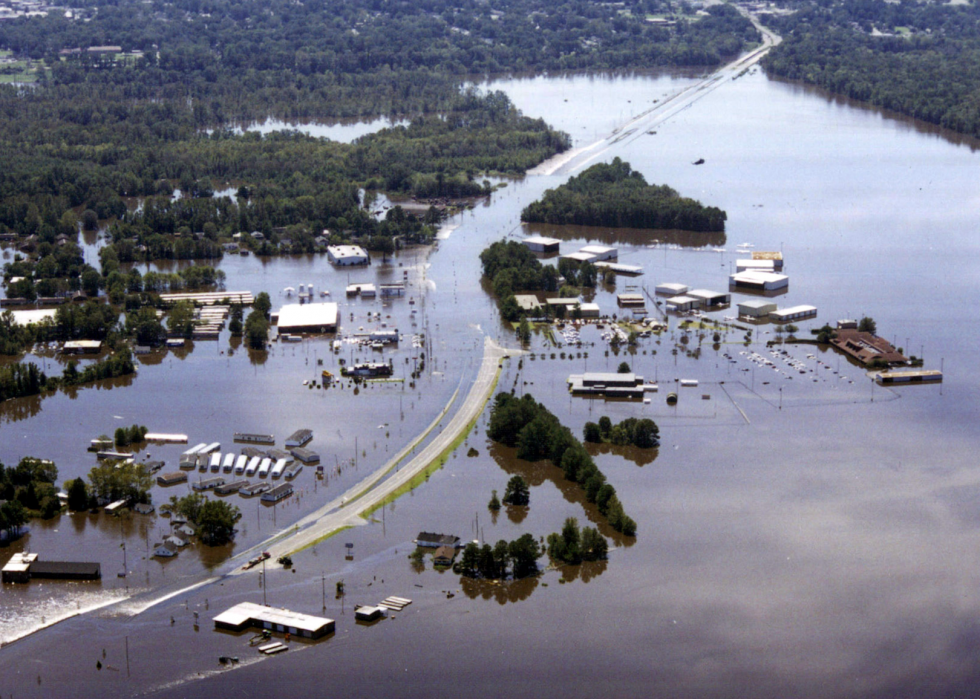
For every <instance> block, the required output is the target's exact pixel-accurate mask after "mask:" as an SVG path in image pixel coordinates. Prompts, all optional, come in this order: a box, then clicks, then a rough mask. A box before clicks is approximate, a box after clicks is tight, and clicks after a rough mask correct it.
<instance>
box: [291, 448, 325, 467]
mask: <svg viewBox="0 0 980 699" xmlns="http://www.w3.org/2000/svg"><path fill="white" fill-rule="evenodd" d="M290 453H291V454H292V455H293V458H295V459H298V460H300V461H302V462H303V463H304V464H318V463H320V455H319V454H317V453H316V452H315V451H313V450H311V449H299V448H297V449H292V450H290Z"/></svg>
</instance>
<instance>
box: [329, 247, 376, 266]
mask: <svg viewBox="0 0 980 699" xmlns="http://www.w3.org/2000/svg"><path fill="white" fill-rule="evenodd" d="M327 259H328V260H330V262H332V263H333V264H335V265H339V266H341V267H347V266H349V265H366V264H368V263H369V262H370V261H371V258H370V257H369V256H368V254H367V250H365V249H364V248H362V247H361V246H360V245H330V246H328V247H327Z"/></svg>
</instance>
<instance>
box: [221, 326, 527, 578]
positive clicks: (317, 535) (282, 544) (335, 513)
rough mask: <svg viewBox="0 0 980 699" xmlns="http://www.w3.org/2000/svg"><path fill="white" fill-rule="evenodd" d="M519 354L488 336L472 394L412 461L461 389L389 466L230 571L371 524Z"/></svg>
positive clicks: (475, 412) (459, 430)
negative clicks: (255, 558)
mask: <svg viewBox="0 0 980 699" xmlns="http://www.w3.org/2000/svg"><path fill="white" fill-rule="evenodd" d="M518 353H520V351H519V350H507V349H505V348H503V347H501V346H500V345H498V344H497V343H496V342H494V341H493V340H492V339H490V338H489V337H487V338H485V339H484V342H483V361H482V363H481V365H480V371H479V373H478V374H477V376H476V379H475V380H474V382H473V385H472V386H471V387H470V390H469V393H467V395H466V398H465V399H464V400H463V403H462V404H461V405H460V406H459V407H458V409H456V410H455V413H454V414H453V416H452V418H451V419H450V420H449V424H447V425H446V426H445V427H444V428H443V429H442V431H441V432H440V433H439V434H438V435H437V436H436V437H435V438H434V439H433V440H432V441H431V442H429V444H428V445H427V446H426V447H425V449H423V450H422V451H421V452H419V453H418V454H417V455H416V456H415V457H414V458H413V459H412V460H411V461H409V462H408V463H406V464H404V465H403V466H400V467H399V464H400V463H401V461H402V460H403V459H405V457H406V456H408V454H409V453H410V452H411V451H412V449H414V448H415V447H416V446H417V445H418V443H419V442H420V441H422V440H423V439H425V437H426V436H428V435H429V433H430V432H432V430H434V429H437V428H438V426H439V423H440V422H442V421H443V420H444V419H445V417H446V415H447V414H448V413H450V412H451V411H452V409H453V403H454V402H455V400H456V395H455V394H454V395H453V398H452V399H450V401H449V404H448V405H447V406H446V407H445V408H444V409H443V411H442V412H441V413H440V414H439V416H438V417H437V418H436V419H435V421H433V423H432V424H431V425H429V427H428V428H427V429H426V430H425V431H424V432H423V433H422V434H421V435H419V436H418V437H417V438H415V439H414V440H413V441H412V442H411V443H410V444H408V445H407V446H406V447H405V448H404V449H402V450H401V451H400V452H398V453H397V454H396V455H395V456H394V457H392V458H391V459H390V460H389V461H388V462H387V463H386V464H385V465H384V466H382V467H381V468H379V469H378V470H376V471H375V472H374V473H372V474H371V475H370V476H368V477H367V478H365V479H364V480H362V481H361V482H360V483H357V484H356V485H354V486H352V487H351V488H349V489H348V490H347V491H346V492H345V493H343V494H342V495H340V496H338V497H336V498H334V499H333V500H332V501H330V502H328V503H327V504H326V505H324V506H323V507H321V508H320V509H319V510H317V511H316V512H312V513H310V514H309V515H307V516H306V517H304V518H303V519H301V520H300V521H299V522H297V523H296V524H294V525H292V526H291V527H290V528H289V529H287V530H285V531H283V532H280V533H279V534H277V535H275V536H273V537H270V538H269V539H267V540H266V541H265V542H263V543H261V544H259V545H257V546H255V547H253V548H252V549H250V550H249V551H247V552H245V553H243V554H240V555H237V556H235V557H234V559H232V560H233V561H234V562H235V567H234V569H232V570H230V571H228V574H230V575H236V574H239V573H242V572H244V571H243V570H242V569H241V566H240V565H239V564H240V563H241V561H242V560H243V559H245V558H248V557H250V556H253V555H255V554H256V553H257V552H259V551H268V552H269V553H270V554H271V560H273V561H274V560H276V559H277V558H279V557H280V556H283V555H291V554H294V553H296V552H297V551H300V550H302V549H304V548H307V547H309V546H312V545H313V544H315V543H316V542H317V541H320V540H322V539H324V538H326V537H328V536H330V535H331V534H333V533H335V532H338V531H340V530H341V529H345V528H347V527H353V526H358V525H361V524H367V519H366V515H367V514H368V513H370V512H371V511H372V510H374V509H376V508H377V507H379V506H380V505H381V504H382V503H383V502H384V501H385V499H386V498H388V497H389V496H391V495H393V494H394V493H396V492H397V491H398V490H399V489H400V488H402V487H404V486H406V485H407V484H408V483H409V482H410V481H411V480H412V479H413V478H414V477H416V476H418V475H419V474H420V473H422V472H423V471H425V469H426V468H427V467H428V466H429V465H430V464H432V463H433V462H434V461H435V460H436V459H438V458H439V456H440V455H441V454H442V453H443V452H444V451H446V449H448V448H449V447H450V446H451V445H452V444H453V442H455V441H456V440H457V439H458V438H460V437H461V436H463V435H464V434H466V432H467V431H468V430H469V426H470V424H471V423H472V422H474V421H475V420H476V419H477V418H478V417H479V416H480V413H482V412H483V408H484V406H485V405H486V403H487V401H488V400H489V399H490V397H491V394H492V392H493V389H494V387H495V386H496V382H497V375H498V372H499V369H500V366H501V360H502V359H504V358H506V357H508V356H509V355H510V354H518ZM395 468H398V472H397V473H396V474H395V475H394V476H391V477H390V478H388V479H387V480H385V481H384V482H383V483H381V485H378V483H379V482H381V481H382V479H384V477H385V476H386V475H387V474H388V473H390V472H391V470H392V469H395Z"/></svg>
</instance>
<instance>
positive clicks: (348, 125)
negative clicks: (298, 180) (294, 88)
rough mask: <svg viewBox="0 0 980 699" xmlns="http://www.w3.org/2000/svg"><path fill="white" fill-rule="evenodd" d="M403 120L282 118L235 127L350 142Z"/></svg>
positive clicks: (383, 118)
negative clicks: (310, 119) (293, 132)
mask: <svg viewBox="0 0 980 699" xmlns="http://www.w3.org/2000/svg"><path fill="white" fill-rule="evenodd" d="M407 123H408V122H406V121H404V120H394V121H393V120H391V119H389V118H387V117H381V118H378V119H367V120H363V119H339V120H337V121H284V120H282V119H272V118H269V119H266V120H265V121H262V122H254V123H252V124H247V125H245V126H241V127H238V128H236V129H235V131H236V132H237V133H245V132H247V131H255V132H257V133H260V134H270V133H273V132H275V131H299V132H300V133H304V134H306V135H307V136H313V137H314V138H329V139H330V140H331V141H337V142H339V143H352V142H353V141H355V140H356V139H358V138H360V137H361V136H366V135H368V134H372V133H376V132H378V131H381V130H382V129H387V128H390V127H392V126H399V125H403V124H407Z"/></svg>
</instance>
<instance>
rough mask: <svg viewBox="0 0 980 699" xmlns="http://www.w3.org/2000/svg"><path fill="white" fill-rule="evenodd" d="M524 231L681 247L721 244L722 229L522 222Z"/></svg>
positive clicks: (571, 238)
mask: <svg viewBox="0 0 980 699" xmlns="http://www.w3.org/2000/svg"><path fill="white" fill-rule="evenodd" d="M521 227H522V228H523V230H524V233H525V234H526V235H540V236H543V237H545V238H557V239H558V240H589V241H598V242H600V243H606V244H607V245H613V244H618V245H633V246H637V247H644V246H647V245H654V244H659V245H679V246H681V247H684V248H703V247H705V246H707V245H711V246H717V245H724V244H725V241H726V239H727V238H726V237H725V234H724V233H695V232H694V231H677V230H651V229H649V228H608V227H606V226H571V225H565V226H559V225H556V224H553V223H523V224H521Z"/></svg>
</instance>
